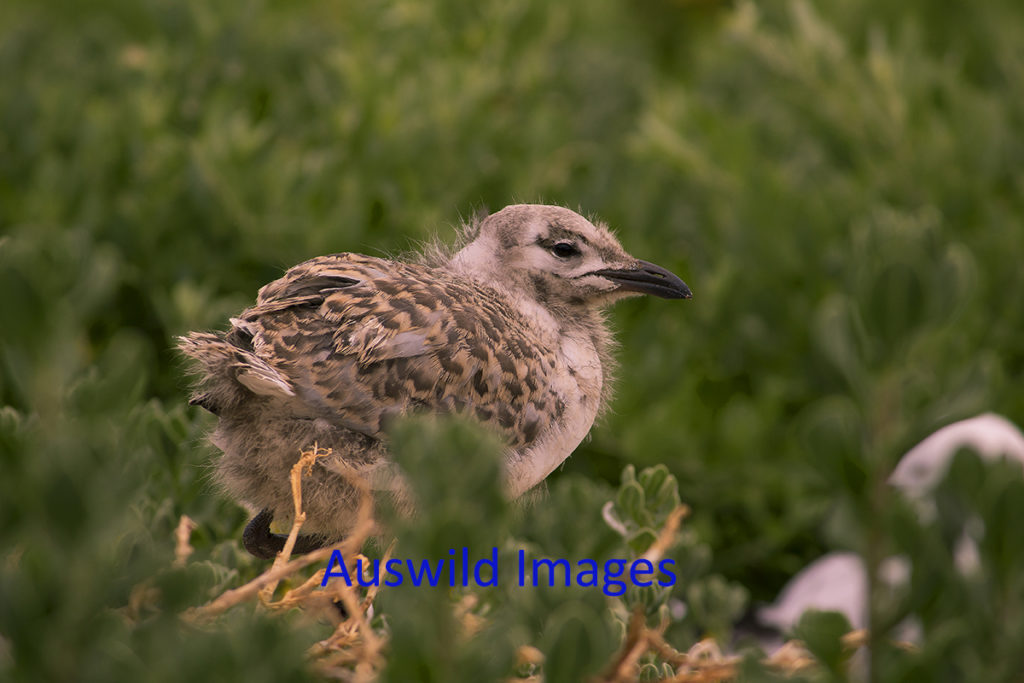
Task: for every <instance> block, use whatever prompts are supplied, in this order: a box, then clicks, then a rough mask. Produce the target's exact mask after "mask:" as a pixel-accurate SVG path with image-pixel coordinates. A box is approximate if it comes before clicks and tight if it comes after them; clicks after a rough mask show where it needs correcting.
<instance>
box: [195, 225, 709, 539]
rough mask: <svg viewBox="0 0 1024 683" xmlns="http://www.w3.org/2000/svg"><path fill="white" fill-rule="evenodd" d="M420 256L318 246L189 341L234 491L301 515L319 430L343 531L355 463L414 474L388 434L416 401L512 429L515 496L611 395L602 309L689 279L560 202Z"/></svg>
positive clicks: (315, 516) (325, 502) (572, 443)
mask: <svg viewBox="0 0 1024 683" xmlns="http://www.w3.org/2000/svg"><path fill="white" fill-rule="evenodd" d="M422 261H423V262H419V263H404V262H398V261H393V260H387V259H380V258H372V257H368V256H362V255H359V254H334V255H330V256H321V257H318V258H314V259H312V260H309V261H306V262H305V263H301V264H299V265H297V266H295V267H294V268H292V269H290V270H289V271H288V272H287V273H286V274H285V275H284V277H282V278H281V279H279V280H276V281H275V282H272V283H270V284H268V285H266V286H265V287H263V288H262V289H261V290H260V292H259V295H258V297H257V300H256V304H255V305H254V306H253V307H252V308H249V309H247V310H246V311H244V312H242V313H241V314H240V315H239V316H238V317H237V318H233V319H232V320H231V329H230V330H229V331H228V332H226V333H192V334H190V335H188V336H186V337H183V338H182V339H181V340H180V348H181V350H182V351H183V352H184V353H185V354H187V355H188V356H190V357H192V358H194V359H195V360H197V361H198V363H199V366H200V371H201V387H200V392H199V393H197V394H196V396H195V397H194V398H193V400H192V402H193V403H195V404H198V405H201V406H203V407H204V408H206V409H207V410H209V411H210V412H213V413H214V414H216V415H218V417H219V418H220V420H219V424H218V427H217V429H216V431H215V432H214V434H213V437H212V440H213V442H214V443H215V444H216V445H217V446H218V447H219V448H221V450H223V451H224V456H223V457H222V458H221V460H220V464H219V468H218V472H219V478H220V480H221V481H222V482H223V483H224V484H225V486H226V487H227V489H228V490H229V491H230V492H231V493H232V494H233V495H235V496H236V497H238V498H239V499H241V500H242V501H244V502H246V503H248V504H249V505H252V506H254V507H255V508H256V509H258V510H268V511H270V512H271V513H272V514H273V516H274V517H278V518H288V517H289V516H290V513H291V496H290V490H289V484H288V471H289V469H290V467H291V466H292V464H294V462H295V460H296V459H297V457H298V453H299V451H300V449H302V448H304V447H308V446H310V445H311V444H312V443H313V442H318V443H319V444H320V445H321V446H323V447H329V448H331V449H333V455H332V456H331V457H329V458H323V459H321V460H320V461H318V465H317V466H316V467H314V470H313V474H312V475H311V479H309V480H307V481H304V483H303V490H304V499H305V508H306V513H307V519H308V521H307V527H306V528H307V529H309V530H311V531H314V532H317V533H320V534H322V535H324V536H325V537H326V538H335V537H338V536H341V535H343V534H344V533H345V531H346V530H347V529H348V527H349V525H350V524H351V522H352V519H351V511H352V506H353V504H354V500H353V497H354V492H353V490H352V488H351V486H350V485H349V484H348V483H347V479H346V477H345V476H344V472H345V471H349V470H355V471H356V472H358V473H359V474H360V475H362V476H364V477H366V478H367V479H369V480H370V482H371V483H372V485H373V486H374V487H375V488H378V489H394V490H396V491H397V490H399V489H400V488H401V485H400V483H399V481H398V477H396V475H395V473H394V471H393V469H392V468H391V466H390V464H389V461H388V459H387V454H386V447H385V443H384V440H383V436H382V434H383V429H384V427H385V426H386V425H387V422H388V420H389V419H392V418H394V417H395V416H399V415H403V414H407V413H410V412H413V411H430V412H438V413H459V414H463V415H468V416H470V417H472V418H474V419H476V420H478V421H480V422H481V423H483V424H485V425H488V426H490V427H492V428H494V429H495V430H497V431H498V432H499V433H500V434H501V435H502V436H503V437H504V439H505V441H506V443H507V444H508V454H507V458H506V461H507V462H506V464H507V471H508V486H507V488H508V489H509V491H510V493H511V494H512V495H518V494H519V493H522V492H523V491H525V490H527V489H528V488H530V487H531V486H533V485H535V484H536V483H537V482H539V481H541V480H542V479H543V478H544V477H545V476H547V474H548V473H549V472H550V471H551V470H552V469H553V468H554V467H556V466H557V465H558V463H560V462H562V461H563V460H564V459H565V458H566V457H568V455H569V454H570V453H571V452H572V450H573V449H574V448H575V447H576V445H577V444H578V443H579V441H580V440H581V439H582V438H583V437H584V436H585V434H586V432H587V431H588V430H589V428H590V426H591V424H592V422H593V419H594V417H595V416H596V414H597V412H598V410H599V408H600V406H601V404H602V402H603V400H604V399H605V398H606V397H607V387H608V381H607V380H608V374H609V372H610V354H609V347H610V344H611V338H610V335H609V334H608V332H607V330H606V327H605V324H604V322H603V318H602V316H601V309H602V308H603V307H604V306H606V305H607V304H609V303H611V302H612V301H614V300H616V299H618V298H621V297H622V296H626V295H628V294H632V293H652V294H655V295H658V296H663V297H667V298H683V297H688V296H689V290H687V289H686V286H685V285H684V284H683V283H682V281H681V280H679V279H678V278H676V277H675V276H674V275H672V274H671V273H668V271H664V270H663V269H660V268H658V267H657V266H653V264H648V263H646V262H643V261H638V260H637V259H635V258H633V257H631V256H629V255H628V254H627V253H626V252H625V251H624V250H623V249H622V247H621V246H619V244H618V242H617V241H616V240H615V238H614V237H613V236H612V235H611V233H610V232H609V231H608V230H607V229H606V228H604V227H603V226H596V225H593V224H591V223H590V222H589V221H587V220H585V219H584V218H582V217H581V216H579V215H577V214H575V213H573V212H571V211H569V210H567V209H562V208H559V207H548V206H532V205H521V206H514V207H508V208H506V209H504V210H503V211H501V212H498V213H497V214H494V215H492V216H490V217H488V218H487V219H485V220H484V221H482V222H481V223H479V224H477V225H475V226H471V227H470V228H469V230H468V231H467V238H466V244H465V245H464V246H463V247H462V248H461V249H460V250H458V251H457V252H456V253H454V254H452V255H448V254H446V253H444V252H437V253H436V254H435V255H434V257H433V258H432V259H422ZM453 457H457V456H453Z"/></svg>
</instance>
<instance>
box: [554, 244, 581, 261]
mask: <svg viewBox="0 0 1024 683" xmlns="http://www.w3.org/2000/svg"><path fill="white" fill-rule="evenodd" d="M551 253H552V254H554V255H555V256H557V257H558V258H572V257H573V256H579V255H580V250H579V249H578V248H577V247H576V245H575V244H573V243H572V242H558V243H557V244H555V245H554V246H552V247H551Z"/></svg>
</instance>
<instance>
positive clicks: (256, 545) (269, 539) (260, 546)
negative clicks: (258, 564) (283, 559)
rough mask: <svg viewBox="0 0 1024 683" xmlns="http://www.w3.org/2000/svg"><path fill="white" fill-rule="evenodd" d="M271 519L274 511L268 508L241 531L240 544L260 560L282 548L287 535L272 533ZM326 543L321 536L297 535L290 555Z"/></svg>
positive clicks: (304, 552) (272, 555)
mask: <svg viewBox="0 0 1024 683" xmlns="http://www.w3.org/2000/svg"><path fill="white" fill-rule="evenodd" d="M272 521H274V513H273V512H271V511H270V510H263V511H261V512H260V513H259V514H258V515H256V516H255V517H253V518H252V519H251V520H249V523H248V524H246V525H245V531H243V532H242V545H244V546H245V549H246V550H248V551H249V554H250V555H253V556H255V557H258V558H260V559H262V560H270V559H273V558H274V557H276V556H277V554H278V553H279V552H281V551H282V550H284V544H285V542H286V541H287V540H288V536H287V535H286V534H275V533H273V532H272V531H271V530H270V523H271V522H272ZM326 545H327V540H326V539H325V538H323V537H322V536H315V535H312V536H299V537H298V538H296V539H295V547H294V548H292V555H305V554H306V553H309V552H313V551H314V550H317V549H319V548H323V547H324V546H326Z"/></svg>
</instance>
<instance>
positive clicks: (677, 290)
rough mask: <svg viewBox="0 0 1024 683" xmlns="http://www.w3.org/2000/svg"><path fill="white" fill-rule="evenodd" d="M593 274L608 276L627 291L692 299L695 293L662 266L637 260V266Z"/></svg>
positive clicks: (662, 296)
mask: <svg viewBox="0 0 1024 683" xmlns="http://www.w3.org/2000/svg"><path fill="white" fill-rule="evenodd" d="M590 274H591V275H600V276H601V277H603V278H608V279H609V280H611V281H612V282H614V283H615V284H617V285H618V286H619V289H620V290H622V291H626V292H640V293H641V294H653V295H654V296H659V297H661V298H662V299H690V298H692V297H693V294H692V293H691V292H690V288H689V287H687V286H686V283H685V282H683V281H682V280H680V279H679V278H678V277H677V276H676V275H674V274H673V273H671V272H669V271H667V270H665V269H664V268H662V267H661V266H656V265H654V264H653V263H648V262H647V261H637V264H636V267H635V268H629V269H626V270H596V271H594V272H593V273H590Z"/></svg>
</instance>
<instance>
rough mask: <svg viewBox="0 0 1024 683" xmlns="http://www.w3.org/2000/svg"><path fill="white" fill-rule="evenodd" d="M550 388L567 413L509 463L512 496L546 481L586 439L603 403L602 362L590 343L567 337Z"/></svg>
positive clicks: (552, 422) (553, 420)
mask: <svg viewBox="0 0 1024 683" xmlns="http://www.w3.org/2000/svg"><path fill="white" fill-rule="evenodd" d="M550 381H551V388H552V389H553V390H554V392H555V394H556V395H557V396H558V397H559V399H560V402H561V404H562V405H563V406H564V409H563V410H562V412H561V415H560V416H558V418H557V419H552V420H551V421H550V422H548V424H547V426H546V428H545V429H544V430H543V431H542V432H541V433H540V434H538V436H537V438H536V440H535V441H534V442H533V443H532V444H531V445H530V446H529V447H528V448H525V449H523V450H522V451H520V452H516V453H514V454H513V455H512V458H511V460H510V462H509V471H508V484H507V485H508V488H509V493H510V494H511V495H512V496H513V497H514V496H519V495H521V494H522V493H524V492H526V491H527V490H529V489H531V488H533V487H534V486H536V485H537V484H538V483H540V482H541V481H543V480H544V478H545V477H547V476H548V475H549V474H551V472H553V471H554V470H555V469H556V468H557V467H558V466H559V465H561V464H562V463H563V462H564V461H565V459H566V458H568V457H569V456H570V455H571V454H572V452H573V451H574V450H576V447H577V446H579V444H580V442H582V441H583V439H584V438H585V437H586V436H587V433H588V432H589V431H590V428H591V427H592V426H593V424H594V420H595V418H596V417H597V413H598V411H599V409H600V403H601V389H602V386H603V382H604V378H603V374H602V368H601V358H600V355H599V354H598V352H597V349H596V348H595V346H594V344H593V343H592V342H591V341H590V340H588V339H581V338H576V337H571V336H569V337H564V338H563V339H562V340H561V341H560V342H558V344H557V352H556V354H555V363H554V373H553V376H552V377H551V378H550Z"/></svg>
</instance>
